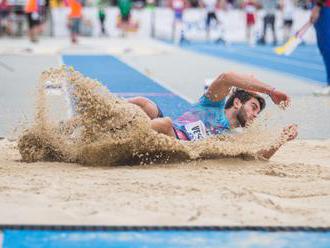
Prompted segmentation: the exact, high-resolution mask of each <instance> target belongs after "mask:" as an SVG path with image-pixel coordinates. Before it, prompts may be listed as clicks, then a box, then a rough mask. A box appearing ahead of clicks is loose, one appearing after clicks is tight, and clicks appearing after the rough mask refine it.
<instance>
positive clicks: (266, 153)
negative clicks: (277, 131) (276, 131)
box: [257, 124, 298, 159]
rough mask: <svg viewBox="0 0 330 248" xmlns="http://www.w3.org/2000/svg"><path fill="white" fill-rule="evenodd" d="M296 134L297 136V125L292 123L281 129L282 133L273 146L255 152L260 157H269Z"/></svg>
mask: <svg viewBox="0 0 330 248" xmlns="http://www.w3.org/2000/svg"><path fill="white" fill-rule="evenodd" d="M297 136H298V127H297V125H294V124H292V125H290V126H288V127H286V128H284V129H283V131H282V134H281V136H280V140H279V141H278V142H276V144H274V146H272V147H271V148H269V149H265V150H261V151H259V152H258V153H257V154H258V156H260V157H262V158H265V159H270V158H271V157H272V156H273V155H274V154H275V153H276V152H277V151H278V149H280V147H281V146H282V145H284V144H285V143H287V142H288V141H290V140H293V139H295V138H296V137H297Z"/></svg>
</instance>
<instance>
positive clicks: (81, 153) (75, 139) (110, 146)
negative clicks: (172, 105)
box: [0, 68, 330, 226]
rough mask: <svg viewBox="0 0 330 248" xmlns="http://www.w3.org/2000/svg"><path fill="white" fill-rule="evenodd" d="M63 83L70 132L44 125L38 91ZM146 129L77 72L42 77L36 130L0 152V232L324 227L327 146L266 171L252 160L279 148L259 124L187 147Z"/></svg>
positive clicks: (266, 164) (329, 200)
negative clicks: (71, 112)
mask: <svg viewBox="0 0 330 248" xmlns="http://www.w3.org/2000/svg"><path fill="white" fill-rule="evenodd" d="M61 73H64V74H63V77H69V80H68V81H67V83H68V85H69V86H68V88H69V90H70V92H71V94H72V96H73V98H74V104H75V112H76V116H75V117H74V119H73V121H72V122H68V123H66V124H67V125H61V124H58V123H51V122H50V121H49V120H48V117H47V108H46V104H45V101H46V99H45V95H44V93H43V86H42V84H43V83H44V82H45V81H47V79H49V78H50V77H51V76H52V75H57V76H58V75H60V74H61ZM67 73H69V76H68V74H67ZM148 123H149V122H148V120H147V118H146V116H145V115H144V113H143V112H142V111H140V110H139V109H138V108H137V107H136V106H134V105H132V104H127V103H126V102H125V101H124V100H122V99H118V98H116V97H114V96H113V95H112V94H111V93H110V92H108V91H107V90H106V89H104V88H103V87H102V86H101V85H100V84H98V83H97V82H96V81H93V80H90V79H87V78H84V77H82V75H80V74H79V73H78V72H75V71H73V70H67V68H61V69H53V70H50V71H48V72H45V73H44V74H43V75H42V77H41V87H40V92H39V98H38V111H37V117H36V122H35V123H34V125H33V126H32V127H31V128H30V129H29V130H28V131H27V132H26V133H25V134H24V136H23V137H24V138H21V139H20V140H19V141H18V144H17V143H16V142H15V141H8V140H6V139H4V140H2V141H1V142H0V149H1V151H2V152H1V155H0V174H1V177H2V180H1V182H0V199H1V204H0V210H1V212H2V215H1V216H2V217H1V223H19V224H22V223H29V224H106V225H307V226H329V224H330V218H329V217H330V215H329V213H330V211H329V210H330V207H329V206H330V193H329V188H330V162H329V161H330V155H329V154H330V153H329V151H330V141H329V140H324V141H311V140H310V141H308V140H300V141H295V142H291V143H289V144H286V145H285V146H284V147H282V149H280V151H279V152H278V153H277V154H276V155H275V156H274V157H273V158H272V159H271V160H270V161H263V160H258V159H257V158H258V157H257V156H256V154H257V151H258V150H260V149H263V148H265V147H267V146H271V145H272V144H274V142H275V143H276V142H281V141H279V140H277V139H276V137H277V135H276V132H274V130H272V131H273V133H274V135H270V133H269V130H267V128H265V127H263V126H260V125H257V124H256V126H252V127H250V128H249V129H248V130H246V132H245V133H244V134H241V135H236V136H234V137H233V136H226V137H215V138H212V139H209V140H207V141H201V142H186V143H184V142H178V141H176V140H174V139H171V138H169V137H166V136H164V135H160V134H157V133H155V132H153V131H152V130H151V129H150V126H149V124H148ZM265 136H267V137H269V139H267V140H265ZM252 141H253V142H252ZM19 151H20V152H19ZM21 154H22V155H23V156H21ZM229 157H231V158H229ZM205 158H213V159H212V160H205ZM242 158H243V159H242ZM22 160H23V161H27V162H34V163H26V162H23V161H22ZM49 161H52V162H49ZM127 164H130V165H127Z"/></svg>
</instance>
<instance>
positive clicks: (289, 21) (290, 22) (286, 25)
mask: <svg viewBox="0 0 330 248" xmlns="http://www.w3.org/2000/svg"><path fill="white" fill-rule="evenodd" d="M292 24H293V20H284V21H283V25H284V26H285V27H292Z"/></svg>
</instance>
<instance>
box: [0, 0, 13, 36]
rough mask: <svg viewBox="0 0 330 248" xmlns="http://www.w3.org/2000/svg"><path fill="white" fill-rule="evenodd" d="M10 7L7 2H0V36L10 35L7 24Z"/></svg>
mask: <svg viewBox="0 0 330 248" xmlns="http://www.w3.org/2000/svg"><path fill="white" fill-rule="evenodd" d="M9 13H10V6H9V4H8V2H7V0H0V35H2V33H5V34H11V33H12V32H11V27H10V22H9Z"/></svg>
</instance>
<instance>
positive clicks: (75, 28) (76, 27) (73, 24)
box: [70, 18, 80, 34]
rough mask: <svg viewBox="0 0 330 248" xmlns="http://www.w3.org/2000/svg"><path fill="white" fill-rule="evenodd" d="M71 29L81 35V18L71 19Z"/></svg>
mask: <svg viewBox="0 0 330 248" xmlns="http://www.w3.org/2000/svg"><path fill="white" fill-rule="evenodd" d="M70 29H71V32H72V33H75V34H79V29H80V18H71V19H70Z"/></svg>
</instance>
